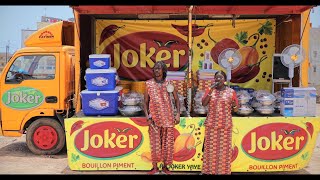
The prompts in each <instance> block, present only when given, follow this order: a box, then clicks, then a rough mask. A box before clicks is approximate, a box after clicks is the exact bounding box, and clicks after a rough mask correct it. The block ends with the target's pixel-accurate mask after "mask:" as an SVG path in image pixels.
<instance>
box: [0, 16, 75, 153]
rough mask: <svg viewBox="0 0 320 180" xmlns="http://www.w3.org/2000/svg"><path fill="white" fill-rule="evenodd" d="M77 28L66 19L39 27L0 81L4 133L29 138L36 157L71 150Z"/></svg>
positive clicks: (0, 127)
mask: <svg viewBox="0 0 320 180" xmlns="http://www.w3.org/2000/svg"><path fill="white" fill-rule="evenodd" d="M73 31H74V24H73V23H72V22H65V21H61V22H58V23H55V24H52V25H49V26H47V27H45V28H42V29H39V30H38V31H37V32H35V33H34V34H32V35H31V36H30V37H29V38H28V39H27V40H26V41H25V45H26V47H25V48H22V49H19V50H17V51H16V52H15V54H14V55H13V56H12V58H11V59H10V61H9V62H8V63H7V64H6V66H5V68H4V69H3V72H2V73H1V77H0V87H1V90H0V93H1V104H0V112H1V115H0V118H1V119H0V135H2V136H12V137H19V136H22V135H23V134H26V142H27V146H28V148H29V149H30V150H31V151H32V152H33V153H34V154H56V153H58V152H60V151H61V150H62V149H63V148H64V147H65V144H66V143H65V132H64V122H63V120H64V118H66V117H70V116H72V113H73V102H72V100H73V96H74V89H75V86H74V81H75V77H74V72H75V69H74V68H75V66H74V61H75V60H74V57H75V55H74V54H75V49H74V46H73V45H74V40H73V39H74V36H73V34H74V33H73Z"/></svg>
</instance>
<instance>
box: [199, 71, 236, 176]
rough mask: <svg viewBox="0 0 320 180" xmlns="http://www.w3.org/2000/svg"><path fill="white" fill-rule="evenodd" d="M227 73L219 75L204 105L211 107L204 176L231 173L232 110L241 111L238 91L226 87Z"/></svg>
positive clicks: (207, 120)
mask: <svg viewBox="0 0 320 180" xmlns="http://www.w3.org/2000/svg"><path fill="white" fill-rule="evenodd" d="M225 81H226V74H225V73H224V72H223V71H218V72H216V73H215V83H214V85H213V86H211V87H210V88H207V89H206V91H205V94H204V96H203V97H204V98H203V99H202V105H203V106H207V105H208V114H207V118H206V120H205V122H204V125H205V140H204V152H203V166H202V171H201V174H205V175H208V174H231V153H232V144H231V141H232V114H231V113H232V110H233V111H234V112H236V111H238V99H237V95H236V92H235V91H234V90H233V89H231V88H229V87H227V86H226V85H225Z"/></svg>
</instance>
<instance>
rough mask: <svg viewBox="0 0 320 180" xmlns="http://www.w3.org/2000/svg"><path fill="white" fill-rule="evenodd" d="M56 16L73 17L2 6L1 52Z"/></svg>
mask: <svg viewBox="0 0 320 180" xmlns="http://www.w3.org/2000/svg"><path fill="white" fill-rule="evenodd" d="M45 15H46V16H48V17H55V18H60V19H64V20H68V19H69V18H73V12H72V9H71V8H70V7H69V6H0V23H1V30H0V52H5V50H6V49H5V47H6V45H7V44H8V41H10V43H9V47H10V49H9V50H10V52H11V53H13V52H14V51H16V50H17V49H19V48H20V47H21V30H22V29H31V30H35V29H37V22H40V21H41V16H45ZM310 22H311V23H312V27H319V28H320V6H317V7H316V8H314V12H311V14H310Z"/></svg>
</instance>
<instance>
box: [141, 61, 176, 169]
mask: <svg viewBox="0 0 320 180" xmlns="http://www.w3.org/2000/svg"><path fill="white" fill-rule="evenodd" d="M166 77H167V66H166V64H165V63H164V62H163V61H158V62H156V63H155V65H154V67H153V78H152V79H150V80H148V81H146V91H145V95H144V112H145V115H146V117H147V121H148V123H149V130H148V132H149V138H150V146H151V158H152V166H153V168H152V170H151V171H150V172H148V174H157V173H160V171H159V169H158V166H157V163H158V162H161V161H163V163H164V165H163V168H162V172H163V173H165V174H171V172H170V171H169V169H168V166H170V165H171V164H172V161H173V145H174V134H173V130H174V126H175V125H176V124H179V122H180V102H179V98H178V93H177V91H176V89H175V88H174V86H173V84H171V83H170V82H169V81H167V80H166ZM169 93H172V94H173V97H174V103H173V102H172V99H171V98H170V94H169ZM174 105H175V107H176V109H177V112H176V115H175V114H174V107H173V106H174Z"/></svg>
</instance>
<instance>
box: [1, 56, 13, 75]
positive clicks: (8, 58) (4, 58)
mask: <svg viewBox="0 0 320 180" xmlns="http://www.w3.org/2000/svg"><path fill="white" fill-rule="evenodd" d="M11 57H12V54H10V53H0V73H1V72H2V70H3V67H4V66H5V65H6V64H7V61H9V60H10V58H11Z"/></svg>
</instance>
